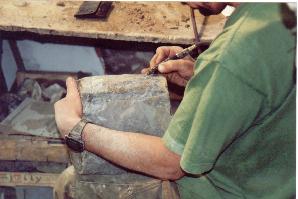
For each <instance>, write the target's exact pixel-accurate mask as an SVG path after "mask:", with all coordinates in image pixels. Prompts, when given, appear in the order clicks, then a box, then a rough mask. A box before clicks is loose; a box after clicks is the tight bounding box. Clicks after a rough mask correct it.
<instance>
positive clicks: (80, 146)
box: [65, 118, 89, 152]
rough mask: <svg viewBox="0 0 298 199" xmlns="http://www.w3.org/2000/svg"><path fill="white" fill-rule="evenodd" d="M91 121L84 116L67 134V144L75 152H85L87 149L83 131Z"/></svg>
mask: <svg viewBox="0 0 298 199" xmlns="http://www.w3.org/2000/svg"><path fill="white" fill-rule="evenodd" d="M87 123H89V121H88V120H86V119H85V118H82V119H81V120H80V121H79V122H78V123H77V124H76V125H75V126H74V127H73V128H72V129H71V131H70V132H69V134H68V135H65V142H66V145H67V146H68V147H69V148H71V149H72V150H73V151H75V152H83V151H84V149H85V146H84V142H83V139H82V132H83V130H84V128H85V126H86V124H87Z"/></svg>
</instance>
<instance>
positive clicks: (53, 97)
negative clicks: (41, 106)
mask: <svg viewBox="0 0 298 199" xmlns="http://www.w3.org/2000/svg"><path fill="white" fill-rule="evenodd" d="M65 93H66V90H65V89H64V88H63V87H62V86H60V85H59V84H57V83H55V84H52V85H51V86H49V87H47V88H46V89H44V90H43V91H42V94H43V97H45V98H47V99H48V100H49V101H50V102H51V103H54V102H57V101H58V100H60V99H61V98H62V96H63V95H64V94H65Z"/></svg>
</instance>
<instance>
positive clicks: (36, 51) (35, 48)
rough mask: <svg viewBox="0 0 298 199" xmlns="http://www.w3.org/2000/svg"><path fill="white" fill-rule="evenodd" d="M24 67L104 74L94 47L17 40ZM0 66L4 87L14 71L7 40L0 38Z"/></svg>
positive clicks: (13, 76)
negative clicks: (0, 51) (0, 66)
mask: <svg viewBox="0 0 298 199" xmlns="http://www.w3.org/2000/svg"><path fill="white" fill-rule="evenodd" d="M17 45H18V47H19V50H20V53H21V56H22V59H23V62H24V65H25V68H26V70H38V71H66V72H78V71H82V72H88V73H91V74H92V75H102V74H104V62H103V60H102V58H98V56H97V54H96V52H95V49H94V47H88V46H74V45H64V44H52V43H39V42H35V41H29V40H22V41H17ZM2 68H3V72H4V77H5V81H6V84H7V87H8V89H10V88H11V86H12V84H13V82H14V79H15V73H16V71H17V67H16V63H15V61H14V58H13V55H12V52H11V49H10V47H9V44H8V41H6V40H4V41H3V54H2Z"/></svg>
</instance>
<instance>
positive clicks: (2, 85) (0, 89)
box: [0, 32, 7, 95]
mask: <svg viewBox="0 0 298 199" xmlns="http://www.w3.org/2000/svg"><path fill="white" fill-rule="evenodd" d="M2 44H3V40H2V35H1V32H0V95H1V94H3V93H5V92H7V86H6V82H5V78H4V74H3V68H2V53H3V46H2Z"/></svg>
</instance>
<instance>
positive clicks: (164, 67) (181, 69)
mask: <svg viewBox="0 0 298 199" xmlns="http://www.w3.org/2000/svg"><path fill="white" fill-rule="evenodd" d="M193 69H194V63H193V62H192V61H190V60H182V59H181V60H170V61H167V62H165V63H162V64H160V65H159V66H158V70H159V72H161V73H172V72H177V73H179V74H180V75H181V76H182V77H186V78H188V77H191V76H192V75H193Z"/></svg>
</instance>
